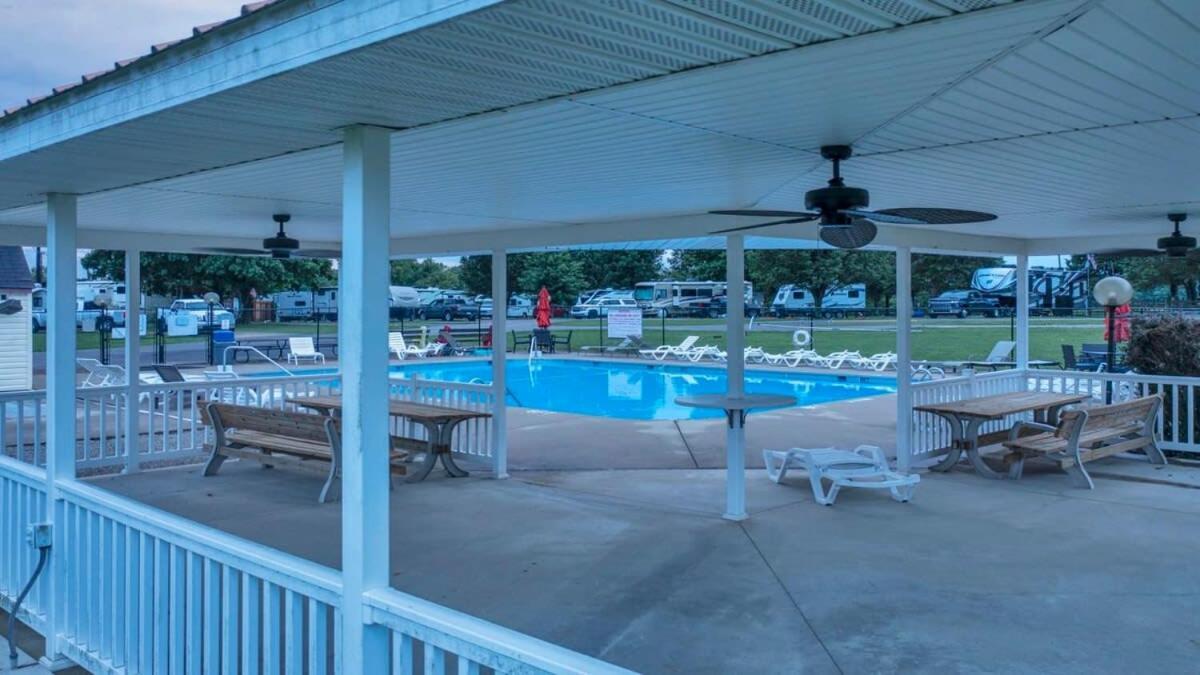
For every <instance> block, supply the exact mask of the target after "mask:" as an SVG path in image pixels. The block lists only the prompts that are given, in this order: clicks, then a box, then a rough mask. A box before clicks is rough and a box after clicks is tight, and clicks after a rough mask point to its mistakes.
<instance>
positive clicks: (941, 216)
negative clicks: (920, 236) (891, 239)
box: [867, 208, 996, 225]
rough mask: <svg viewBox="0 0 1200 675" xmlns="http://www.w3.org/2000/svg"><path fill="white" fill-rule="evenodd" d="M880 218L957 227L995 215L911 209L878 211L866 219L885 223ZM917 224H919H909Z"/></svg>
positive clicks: (976, 212) (981, 212) (963, 211)
mask: <svg viewBox="0 0 1200 675" xmlns="http://www.w3.org/2000/svg"><path fill="white" fill-rule="evenodd" d="M881 216H888V217H900V218H912V219H913V220H916V221H920V222H921V223H928V224H930V225H958V224H960V223H982V222H985V221H988V220H995V219H996V214H994V213H984V212H983V211H967V210H964V209H932V208H912V209H879V210H878V211H875V212H874V213H873V214H871V215H867V217H868V218H874V219H875V220H878V221H880V222H893V221H885V220H884V219H883V218H882V217H881ZM911 224H914V225H915V224H919V223H911Z"/></svg>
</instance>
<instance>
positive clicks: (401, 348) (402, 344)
mask: <svg viewBox="0 0 1200 675" xmlns="http://www.w3.org/2000/svg"><path fill="white" fill-rule="evenodd" d="M442 347H443V345H440V344H434V343H430V344H428V345H426V346H424V347H418V346H416V345H410V344H408V342H406V341H405V340H404V333H400V332H394V333H388V351H389V352H390V353H392V354H395V355H396V358H398V359H400V360H401V361H403V360H404V359H406V358H408V357H410V356H416V357H417V358H422V359H423V358H425V357H426V356H432V355H434V354H437V353H438V352H439V351H441V349H442Z"/></svg>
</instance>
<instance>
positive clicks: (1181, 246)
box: [1096, 213, 1196, 258]
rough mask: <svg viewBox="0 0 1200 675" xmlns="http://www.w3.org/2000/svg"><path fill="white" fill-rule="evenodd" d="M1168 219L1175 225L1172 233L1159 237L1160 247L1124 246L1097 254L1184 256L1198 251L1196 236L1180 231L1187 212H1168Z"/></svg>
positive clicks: (1110, 256)
mask: <svg viewBox="0 0 1200 675" xmlns="http://www.w3.org/2000/svg"><path fill="white" fill-rule="evenodd" d="M1167 220H1169V221H1171V222H1172V223H1174V225H1175V229H1174V231H1173V232H1171V234H1168V235H1167V236H1165V237H1159V239H1158V244H1157V245H1158V248H1122V249H1108V250H1105V251H1096V255H1098V256H1104V257H1106V258H1144V257H1147V256H1157V255H1165V256H1166V257H1168V258H1183V257H1186V256H1188V255H1189V254H1191V253H1194V252H1195V251H1196V238H1195V237H1189V236H1187V235H1185V234H1183V233H1182V232H1180V231H1179V224H1180V223H1182V222H1183V221H1185V220H1187V214H1186V213H1168V214H1167Z"/></svg>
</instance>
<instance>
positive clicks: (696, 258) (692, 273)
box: [667, 250, 725, 281]
mask: <svg viewBox="0 0 1200 675" xmlns="http://www.w3.org/2000/svg"><path fill="white" fill-rule="evenodd" d="M667 272H668V274H669V275H670V277H671V278H672V279H677V280H679V281H719V280H721V279H724V278H725V251H722V250H711V251H710V250H676V251H672V252H671V255H670V258H669V260H668V262H667Z"/></svg>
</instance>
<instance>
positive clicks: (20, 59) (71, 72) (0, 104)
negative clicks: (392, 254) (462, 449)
mask: <svg viewBox="0 0 1200 675" xmlns="http://www.w3.org/2000/svg"><path fill="white" fill-rule="evenodd" d="M242 2H243V0H0V108H7V107H10V106H13V105H16V104H18V103H21V102H22V101H24V100H25V99H27V98H30V97H32V96H41V95H45V94H46V93H48V92H49V91H50V90H51V89H52V88H53V87H56V86H58V85H60V84H66V83H68V82H73V81H76V80H78V79H79V78H80V76H82V75H83V74H84V73H90V72H94V71H97V70H104V69H106V68H108V67H110V66H111V65H112V63H113V62H114V61H117V60H119V59H125V58H129V57H132V56H137V55H140V54H144V53H146V52H148V51H150V45H152V44H155V43H159V42H167V41H169V40H175V39H178V38H181V37H185V36H188V35H190V34H191V30H192V27H193V26H197V25H201V24H206V23H211V22H213V21H220V20H223V19H227V18H230V17H232V16H235V15H237V14H238V12H240V11H241V6H242ZM437 260H439V261H440V262H444V263H447V264H457V262H458V259H457V258H438V259H437ZM1031 264H1033V265H1043V266H1048V267H1049V266H1056V265H1057V261H1056V259H1055V258H1054V257H1053V256H1038V257H1036V259H1034V260H1031Z"/></svg>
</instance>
